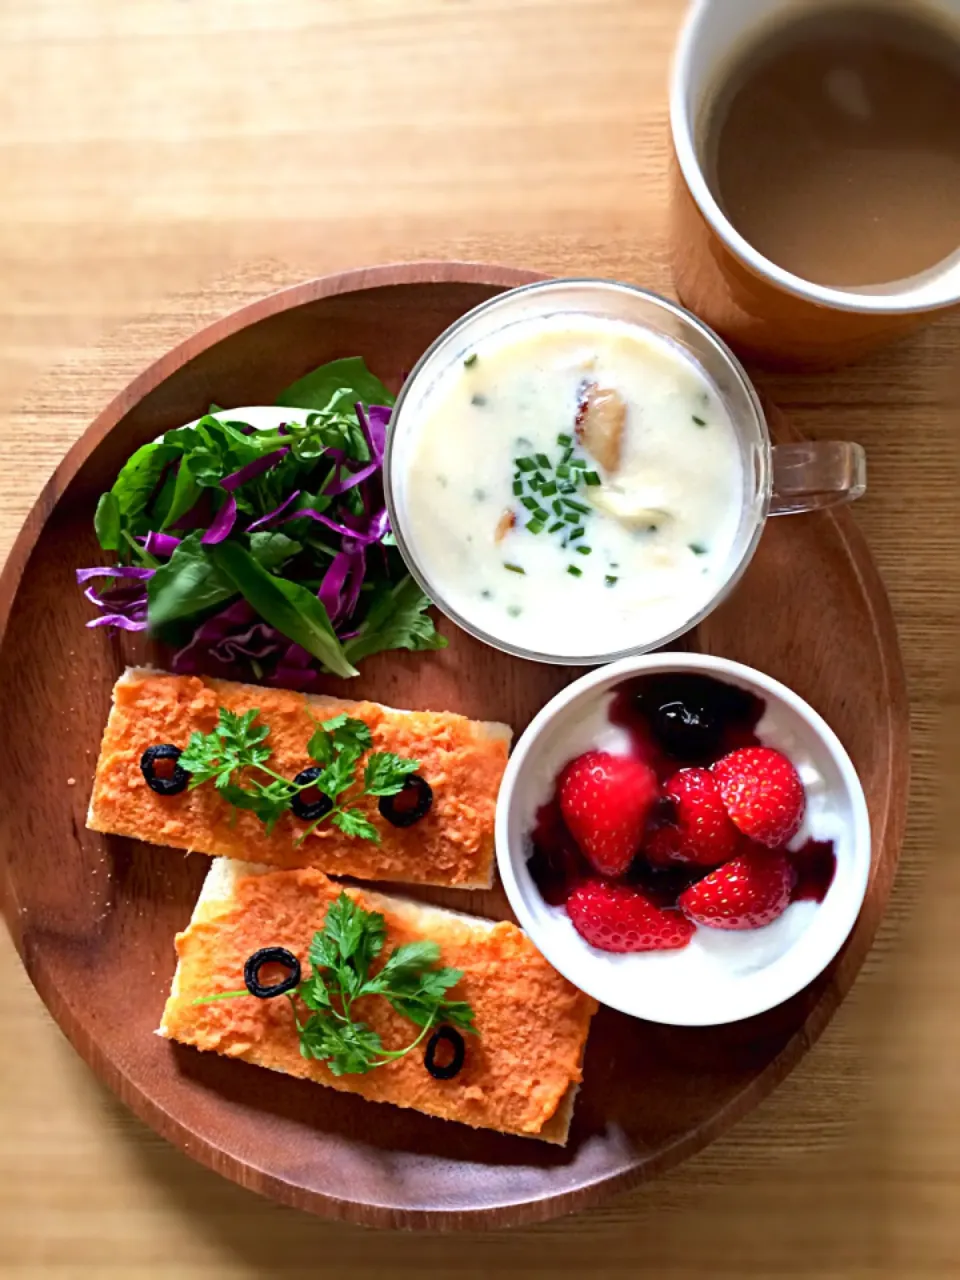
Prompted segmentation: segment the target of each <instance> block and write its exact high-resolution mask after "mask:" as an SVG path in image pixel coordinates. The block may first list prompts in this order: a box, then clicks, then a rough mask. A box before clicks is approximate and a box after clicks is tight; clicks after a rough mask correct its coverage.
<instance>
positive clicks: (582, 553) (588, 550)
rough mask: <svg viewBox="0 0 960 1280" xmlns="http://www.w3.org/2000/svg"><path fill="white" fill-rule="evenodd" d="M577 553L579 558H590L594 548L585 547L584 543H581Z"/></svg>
mask: <svg viewBox="0 0 960 1280" xmlns="http://www.w3.org/2000/svg"><path fill="white" fill-rule="evenodd" d="M576 551H577V555H579V556H588V555H590V554H591V553H592V551H593V547H588V546H585V545H584V543H582V542H581V543H580V545H579V547H577V548H576Z"/></svg>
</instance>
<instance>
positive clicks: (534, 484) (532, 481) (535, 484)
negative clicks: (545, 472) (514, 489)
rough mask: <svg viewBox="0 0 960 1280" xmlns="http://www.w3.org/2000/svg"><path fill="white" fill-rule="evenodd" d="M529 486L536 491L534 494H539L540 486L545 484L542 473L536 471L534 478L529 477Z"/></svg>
mask: <svg viewBox="0 0 960 1280" xmlns="http://www.w3.org/2000/svg"><path fill="white" fill-rule="evenodd" d="M527 484H528V485H529V486H530V488H531V489H532V490H533V491H534V493H539V491H540V486H541V485H542V484H543V477H542V476H541V475H540V472H539V471H535V472H534V473H533V475H532V476H531V475H528V476H527Z"/></svg>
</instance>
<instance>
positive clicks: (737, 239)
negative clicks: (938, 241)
mask: <svg viewBox="0 0 960 1280" xmlns="http://www.w3.org/2000/svg"><path fill="white" fill-rule="evenodd" d="M713 3H715V0H692V3H691V4H690V7H689V8H688V10H687V13H686V15H685V17H684V19H683V24H682V26H681V28H680V35H679V38H678V40H677V44H676V48H675V50H674V56H673V63H672V68H671V72H670V93H669V101H670V132H671V136H672V140H673V149H674V153H675V155H676V158H677V162H678V164H679V166H680V172H681V174H682V175H683V180H684V182H685V183H686V184H687V189H688V190H689V192H690V194H691V196H692V197H693V199H694V201H695V203H696V205H697V207H698V208H699V210H700V212H701V213H702V214H703V216H704V218H705V219H706V220H707V222H708V223H709V225H710V228H711V230H712V231H713V232H714V234H715V235H717V236H718V237H719V238H720V240H721V241H722V243H723V244H724V245H725V247H726V248H727V249H728V250H729V251H730V252H731V253H732V254H733V255H734V257H736V258H739V259H740V261H741V262H743V263H745V265H746V266H748V267H749V268H750V269H751V270H752V271H753V272H754V273H755V274H756V275H758V276H759V277H760V278H761V279H766V280H769V281H770V282H771V283H773V284H775V285H777V286H778V287H779V288H780V289H782V290H783V291H784V292H786V293H789V294H792V295H793V296H794V297H798V298H803V299H804V300H805V301H807V302H813V303H816V304H818V305H820V306H826V307H829V308H831V309H832V310H834V311H847V312H853V313H855V314H859V315H888V316H894V315H922V314H924V313H925V312H931V311H939V310H942V309H943V308H944V307H950V306H953V305H955V304H957V303H960V261H958V262H957V264H956V267H955V268H954V270H955V272H956V276H957V279H956V282H955V283H954V285H953V286H952V287H946V288H945V289H944V291H943V293H942V295H941V296H937V297H934V298H932V299H927V300H924V301H920V302H918V301H917V298H916V294H917V292H919V290H913V291H911V292H909V293H898V294H884V293H859V292H855V291H853V290H849V289H836V288H831V287H830V286H828V285H819V284H815V283H814V282H813V281H812V280H805V279H804V278H803V276H798V275H795V274H794V273H793V272H792V271H787V270H786V269H785V268H784V267H780V266H777V264H776V263H775V262H774V261H773V260H772V259H771V258H768V257H766V256H765V255H764V254H762V253H760V251H759V250H758V249H755V248H754V247H753V245H751V244H750V242H749V240H747V239H746V238H745V237H744V236H742V235H741V234H740V232H739V231H737V229H736V227H734V225H733V223H732V222H731V221H730V219H729V218H728V217H727V216H726V214H725V213H724V212H723V210H722V209H721V207H720V205H719V203H718V202H717V200H716V199H715V197H714V195H713V192H712V191H711V190H710V187H709V185H708V183H707V180H706V178H705V177H704V174H703V169H702V166H701V164H700V160H699V157H698V155H697V148H696V144H695V142H694V136H693V133H694V131H693V125H692V121H691V118H690V112H689V111H688V110H687V101H686V98H687V86H688V84H689V83H690V75H691V72H690V67H691V62H692V58H693V49H694V46H695V43H696V40H697V37H698V35H699V29H700V25H701V23H702V21H703V17H704V15H705V13H706V12H707V10H708V8H709V7H710V5H711V4H713ZM935 265H936V264H934V266H935ZM932 269H933V268H931V270H932ZM949 279H950V276H949V274H947V275H946V276H945V279H944V283H945V284H946V283H947V282H948V281H949Z"/></svg>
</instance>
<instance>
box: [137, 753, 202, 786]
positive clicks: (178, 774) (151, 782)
mask: <svg viewBox="0 0 960 1280" xmlns="http://www.w3.org/2000/svg"><path fill="white" fill-rule="evenodd" d="M182 754H183V753H182V752H181V750H180V748H179V747H175V746H174V745H173V744H172V743H170V742H166V743H163V744H161V745H160V746H156V747H147V749H146V751H145V752H144V753H143V755H142V756H141V757H140V772H141V773H142V774H143V776H144V779H145V780H146V784H147V786H148V787H149V788H150V790H151V791H155V792H156V793H157V795H158V796H177V795H179V794H180V792H181V791H186V789H187V786H188V785H189V783H190V775H189V773H187V771H186V769H181V767H180V765H178V764H177V763H176V762H177V761H178V760H179V759H180V756H181V755H182ZM161 760H172V761H173V762H174V765H173V768H172V769H171V770H170V772H169V773H168V774H167V775H166V776H162V775H161V774H159V773H157V764H158V763H159V761H161Z"/></svg>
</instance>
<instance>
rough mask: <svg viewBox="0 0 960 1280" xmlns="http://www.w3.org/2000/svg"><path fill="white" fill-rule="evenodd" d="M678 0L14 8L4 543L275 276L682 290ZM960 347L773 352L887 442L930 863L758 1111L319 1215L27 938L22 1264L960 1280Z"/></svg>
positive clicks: (292, 1272)
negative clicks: (942, 810) (702, 1136)
mask: <svg viewBox="0 0 960 1280" xmlns="http://www.w3.org/2000/svg"><path fill="white" fill-rule="evenodd" d="M681 9H682V4H681V3H680V0H648V2H647V3H646V4H643V5H638V4H635V3H633V0H551V2H550V3H546V2H545V0H519V2H518V0H514V3H512V4H507V3H506V2H505V0H471V3H470V4H464V3H458V2H456V0H417V2H415V0H352V2H351V3H350V4H347V3H332V4H330V5H324V6H318V5H316V4H315V3H313V2H312V0H288V3H286V4H285V5H284V6H282V9H278V8H276V7H275V6H270V7H269V9H265V8H263V7H260V8H255V7H253V6H251V5H249V4H248V3H247V2H246V0H232V2H231V0H204V3H202V4H187V3H176V2H174V0H148V2H146V3H142V4H138V5H135V6H133V5H129V4H126V3H123V0H69V2H68V0H31V2H30V3H27V0H8V3H7V4H5V5H4V6H3V8H2V12H0V67H2V69H3V75H2V76H0V145H2V147H3V153H2V154H3V168H4V176H5V180H6V182H5V199H4V201H3V203H2V205H0V286H2V287H0V404H2V407H3V410H4V416H3V420H2V424H0V431H2V436H0V438H2V442H3V448H2V453H0V548H2V550H6V549H7V548H9V546H10V544H11V542H12V539H13V536H14V534H15V533H16V530H17V529H18V528H19V526H20V524H21V522H22V520H23V518H24V516H25V515H26V512H27V511H28V509H29V507H30V505H31V503H32V502H33V500H34V498H35V497H36V495H37V494H38V492H39V490H40V488H41V486H42V484H43V483H44V481H45V479H46V478H47V476H48V475H49V474H50V473H51V471H52V469H53V467H54V465H55V464H56V463H57V462H58V461H60V459H61V458H62V456H63V454H64V452H65V450H66V449H67V447H68V446H69V445H70V444H71V443H72V442H73V441H74V440H75V439H76V438H77V437H78V436H79V435H80V433H81V432H82V431H83V429H84V428H85V427H86V426H87V425H88V424H89V422H90V421H91V420H92V419H93V418H94V417H95V416H96V414H97V413H99V412H100V410H101V409H102V408H103V407H104V405H106V404H107V403H108V402H109V401H110V399H111V398H112V397H113V396H114V395H115V394H117V393H118V392H119V391H120V390H121V389H122V388H123V387H124V386H125V385H126V384H127V383H128V382H129V381H130V379H131V378H133V377H134V376H135V375H136V374H137V373H138V372H139V371H140V370H142V369H143V368H145V367H146V366H147V365H148V364H149V363H150V362H151V361H152V360H154V359H156V358H157V357H159V356H160V355H161V354H162V353H163V352H164V351H165V350H167V349H169V348H170V347H171V346H172V345H174V344H175V343H176V342H178V341H180V340H182V339H183V338H186V337H187V336H189V335H190V334H191V333H192V332H194V331H195V330H196V329H197V328H199V327H200V326H201V325H202V324H204V323H209V322H211V321H213V320H215V319H217V318H218V317H220V316H222V315H224V314H226V313H227V312H229V311H230V310H232V309H234V308H236V307H237V306H239V305H242V304H243V303H245V302H249V301H252V300H254V299H255V298H257V297H259V296H261V295H262V294H264V293H265V292H267V291H268V290H269V289H272V288H279V287H282V286H284V285H288V284H291V283H294V282H296V281H298V280H302V279H305V278H307V277H310V276H314V275H317V274H320V273H322V272H324V271H329V270H335V269H339V268H343V267H349V266H358V265H362V264H363V263H366V262H373V261H389V260H391V259H394V260H396V259H401V258H412V257H440V256H444V257H447V256H448V257H461V258H463V257H466V258H471V257H472V258H477V259H486V260H491V261H501V262H507V263H512V264H514V265H516V266H533V267H535V268H538V269H540V270H543V271H552V272H567V273H569V272H597V273H601V274H608V275H614V276H619V277H621V278H624V279H628V280H633V281H636V282H637V283H641V284H645V285H648V286H650V287H652V288H655V289H660V290H662V291H665V292H668V291H669V288H670V277H669V270H668V266H667V241H666V192H667V182H666V178H667V165H666V157H667V144H666V138H667V129H666V110H665V97H664V90H663V86H664V83H665V77H666V69H667V64H668V59H669V51H670V46H671V43H672V40H673V37H674V33H675V29H676V25H677V22H678V20H679V16H680V11H681ZM345 122H348V123H349V127H346V126H345ZM958 344H960V326H958V324H957V321H956V320H955V319H952V320H949V321H947V322H945V323H941V324H940V325H938V326H936V327H934V328H932V329H930V330H928V331H926V332H924V333H922V334H920V335H917V336H916V337H913V338H911V339H909V340H908V341H906V342H904V343H902V344H900V345H898V346H897V347H895V348H892V349H891V350H890V351H889V352H885V353H883V355H882V356H878V357H875V358H872V359H871V360H870V361H868V362H867V363H864V364H861V365H859V366H853V367H851V368H849V369H847V370H844V371H842V372H840V373H837V374H832V375H830V376H828V377H821V378H817V379H810V378H802V377H791V378H787V377H776V378H774V377H770V376H765V377H764V378H763V379H762V385H763V387H764V389H765V390H767V391H768V392H769V393H770V394H771V395H773V396H774V397H775V398H776V399H777V401H778V403H780V404H781V405H783V406H784V407H785V408H786V409H787V411H788V412H789V415H790V418H791V421H792V422H794V423H795V424H796V425H797V426H798V427H799V429H800V430H801V431H802V432H803V433H804V434H809V435H814V436H817V435H819V436H822V437H829V436H834V435H836V434H838V433H839V434H843V435H845V436H848V437H849V438H855V439H859V440H861V441H862V442H863V443H864V444H865V445H866V446H867V449H868V452H869V456H870V466H871V477H870V479H871V490H870V493H869V495H868V497H867V499H866V500H865V501H864V502H863V503H861V504H859V506H858V508H857V512H856V519H857V522H858V524H859V525H860V527H861V528H862V529H863V531H864V533H865V534H866V537H867V540H868V542H869V545H870V547H871V550H872V551H873V553H874V556H875V558H876V560H877V562H878V563H879V565H880V568H881V571H882V573H883V576H884V578H885V581H886V583H887V586H888V589H889V590H890V594H891V597H892V601H893V605H894V611H895V614H896V616H897V622H898V626H899V630H900V636H901V642H902V645H903V649H904V654H905V658H906V662H907V668H908V677H909V684H910V692H911V703H912V722H913V766H914V767H913V783H912V808H911V816H910V824H909V828H908V833H907V840H906V843H905V848H904V860H903V862H902V865H901V868H900V871H899V873H898V878H897V882H896V885H895V888H894V895H893V899H892V903H891V908H890V910H889V911H888V914H887V917H886V919H885V921H884V924H883V926H882V928H881V933H880V936H879V938H878V941H877V944H876V945H875V947H874V949H873V951H872V952H871V955H870V957H869V960H868V963H867V967H866V968H865V970H864V972H863V974H862V975H861V977H860V979H859V980H858V982H857V984H856V985H855V987H854V990H853V993H852V995H851V997H850V998H848V1000H847V1001H846V1002H845V1004H844V1006H843V1008H842V1009H841V1011H840V1013H839V1014H838V1016H837V1017H836V1019H835V1020H834V1022H833V1023H832V1025H831V1027H830V1028H829V1029H828V1031H827V1033H826V1034H825V1036H824V1038H823V1039H822V1041H821V1042H820V1044H819V1045H818V1046H817V1048H816V1050H815V1051H814V1052H813V1053H811V1054H810V1055H808V1057H807V1059H806V1060H805V1062H804V1063H803V1065H802V1066H801V1067H800V1068H799V1069H798V1071H797V1072H795V1073H794V1075H793V1076H791V1078H790V1079H789V1080H788V1081H787V1082H786V1083H785V1084H784V1085H783V1086H782V1087H781V1088H780V1089H779V1090H777V1092H776V1093H775V1094H774V1095H773V1096H772V1097H771V1098H770V1099H769V1100H768V1101H767V1102H766V1103H765V1104H764V1105H763V1106H762V1107H761V1108H760V1109H759V1110H758V1111H756V1112H755V1113H754V1114H753V1115H752V1116H750V1117H749V1118H747V1119H746V1120H744V1121H743V1122H741V1123H740V1124H739V1125H738V1126H737V1127H736V1128H735V1129H734V1130H733V1131H732V1133H731V1134H729V1135H728V1136H727V1137H725V1138H723V1139H721V1140H720V1141H718V1142H716V1143H714V1144H713V1145H712V1146H711V1147H710V1148H709V1149H708V1150H707V1151H706V1152H704V1153H703V1154H701V1155H700V1156H699V1157H697V1158H696V1159H694V1160H692V1161H689V1162H687V1163H686V1164H685V1165H684V1166H683V1167H682V1168H681V1169H679V1170H677V1171H676V1172H674V1173H673V1174H671V1175H669V1176H668V1177H666V1178H664V1179H662V1180H659V1181H656V1182H653V1183H650V1184H648V1185H646V1186H645V1187H643V1188H641V1189H639V1190H637V1191H635V1192H633V1193H630V1194H629V1195H626V1196H622V1197H619V1198H617V1199H615V1200H613V1201H611V1202H610V1203H609V1204H607V1205H605V1206H604V1207H603V1208H601V1209H597V1210H594V1211H592V1212H591V1213H589V1214H586V1215H579V1216H577V1217H575V1218H572V1219H569V1220H564V1221H560V1222H557V1223H555V1224H551V1225H549V1226H546V1227H542V1228H537V1229H534V1230H528V1231H514V1232H511V1233H500V1232H496V1233H484V1234H472V1235H470V1236H469V1237H464V1238H461V1239H459V1240H458V1241H457V1244H456V1246H451V1243H450V1242H449V1241H448V1240H444V1239H442V1238H439V1237H431V1236H429V1235H428V1236H416V1237H405V1236H402V1235H396V1234H385V1233H369V1232H362V1231H359V1230H356V1229H350V1228H346V1227H342V1226H337V1225H335V1224H324V1223H322V1222H320V1221H318V1220H316V1219H311V1218H308V1217H306V1216H303V1215H297V1214H296V1213H294V1212H292V1211H286V1210H278V1209H276V1208H274V1207H273V1206H271V1205H269V1204H268V1203H266V1202H264V1201H259V1200H257V1199H256V1198H255V1197H252V1196H250V1195H249V1194H248V1193H246V1192H244V1191H242V1190H240V1189H239V1188H237V1187H235V1186H233V1185H232V1184H230V1183H228V1182H226V1181H224V1180H221V1179H219V1178H217V1177H216V1176H215V1175H213V1174H210V1173H209V1172H208V1171H206V1170H204V1169H202V1168H201V1167H200V1166H198V1165H195V1164H193V1163H192V1162H190V1161H188V1160H184V1159H183V1157H182V1156H181V1155H180V1153H178V1152H176V1151H175V1150H173V1149H172V1148H170V1147H168V1146H167V1144H166V1143H164V1142H162V1141H161V1140H159V1139H157V1138H155V1137H154V1136H153V1135H152V1134H151V1133H150V1132H149V1131H147V1130H145V1129H144V1127H143V1126H142V1125H141V1124H140V1123H139V1122H138V1121H136V1120H135V1119H134V1118H133V1117H131V1116H130V1115H129V1114H128V1113H127V1112H125V1111H124V1110H123V1109H122V1108H120V1107H118V1106H117V1105H116V1104H115V1103H114V1102H113V1100H112V1099H111V1098H110V1097H109V1096H108V1095H107V1094H105V1093H104V1092H103V1091H102V1090H101V1089H100V1086H98V1085H97V1083H96V1082H95V1080H94V1079H93V1077H92V1076H91V1074H90V1073H89V1070H88V1068H86V1067H85V1066H84V1065H83V1063H82V1062H80V1060H79V1059H78V1058H77V1056H76V1054H75V1053H74V1051H73V1049H72V1048H70V1046H69V1045H67V1043H66V1041H65V1040H64V1039H63V1037H62V1036H61V1034H60V1033H59V1031H58V1030H57V1029H56V1028H55V1027H54V1026H53V1025H52V1023H51V1022H50V1021H49V1019H48V1018H47V1016H46V1014H45V1013H44V1011H43V1009H42V1006H41V1005H40V1003H39V1001H38V1000H37V997H36V995H35V994H34V992H33V990H32V988H31V987H30V985H29V983H28V981H27V980H26V978H25V977H24V976H23V975H22V971H21V970H20V969H19V966H18V965H17V963H16V961H15V960H14V959H12V952H11V951H10V950H9V947H8V949H7V952H6V957H5V958H7V959H8V964H7V970H6V971H7V973H8V981H7V982H6V983H5V984H4V985H3V987H2V988H0V1026H2V1027H3V1032H4V1034H3V1036H2V1037H0V1080H2V1082H3V1084H4V1086H5V1087H4V1091H3V1095H2V1096H3V1098H4V1102H3V1126H2V1130H0V1173H2V1175H3V1180H4V1195H3V1197H2V1204H0V1225H2V1228H3V1230H2V1233H0V1268H2V1269H3V1270H4V1272H5V1274H9V1275H15V1276H24V1277H30V1280H33V1277H39V1276H41V1275H42V1276H43V1277H44V1278H45V1280H47V1278H48V1277H54V1280H60V1278H61V1277H70V1278H72V1277H84V1280H86V1278H87V1277H91V1278H92V1277H97V1278H99V1277H111V1276H114V1275H116V1276H117V1277H120V1276H122V1277H124V1278H125V1280H126V1278H127V1277H140V1276H147V1275H149V1276H150V1277H171V1278H172V1277H174V1276H176V1277H178V1280H180V1278H181V1277H189V1280H192V1278H193V1277H194V1276H197V1277H199V1276H201V1275H202V1276H204V1277H208V1276H218V1277H219V1276H223V1277H230V1278H232V1277H243V1278H247V1277H260V1276H270V1277H275V1276H282V1277H285V1278H286V1277H291V1278H292V1277H298V1278H299V1277H306V1276H308V1275H310V1276H313V1275H317V1274H318V1273H320V1274H324V1273H330V1274H333V1273H334V1272H337V1273H340V1274H342V1275H345V1276H350V1277H357V1278H358V1280H359V1278H361V1277H363V1278H366V1277H374V1276H381V1275H383V1274H384V1273H385V1272H387V1271H390V1272H391V1273H396V1274H401V1275H407V1274H409V1275H414V1274H417V1275H420V1274H423V1273H424V1272H427V1273H436V1274H440V1275H447V1274H450V1273H451V1272H452V1271H453V1270H455V1271H456V1273H457V1274H458V1275H462V1276H464V1277H479V1276H482V1275H487V1274H489V1272H490V1271H491V1270H492V1269H494V1268H496V1269H499V1270H502V1271H503V1272H504V1274H506V1275H510V1276H521V1275H522V1276H560V1275H570V1276H573V1275H583V1274H589V1275H597V1276H605V1277H607V1276H609V1277H613V1276H621V1275H622V1276H627V1275H630V1276H636V1275H638V1274H641V1275H644V1276H646V1275H649V1276H651V1277H656V1278H657V1280H694V1278H695V1277H696V1278H698V1280H699V1277H702V1276H705V1275H713V1276H719V1277H730V1280H733V1278H734V1277H736V1278H737V1280H752V1278H754V1277H756V1278H757V1280H760V1278H764V1280H766V1278H767V1277H781V1276H782V1277H784V1278H785V1280H786V1278H787V1277H789V1280H813V1278H814V1277H817V1278H818V1280H822V1278H826V1280H841V1278H842V1280H860V1278H863V1280H866V1278H867V1277H869V1278H870V1280H876V1278H877V1277H883V1278H884V1280H913V1278H914V1277H917V1280H947V1278H948V1277H951V1278H952V1277H953V1276H955V1275H956V1274H957V1271H958V1269H960V1216H958V1214H957V1207H958V1201H960V1131H958V1128H957V1122H956V1116H957V1115H958V1114H960V1078H958V1076H957V1073H956V1070H955V1063H956V1060H957V1055H958V1053H960V1032H958V1030H957V1020H956V1017H955V1013H954V1010H955V1009H956V1008H957V1006H958V1004H960V969H958V966H957V965H956V962H955V947H956V943H955V923H954V921H955V918H956V913H957V911H958V909H960V862H958V860H957V859H956V858H955V857H951V856H950V854H951V851H952V849H953V847H954V845H955V843H956V841H955V836H954V835H952V834H950V835H949V836H948V835H945V836H944V837H943V839H942V844H943V851H944V855H945V856H942V857H941V856H937V855H938V852H939V849H940V847H941V840H940V838H939V836H938V830H939V819H938V812H937V804H936V801H937V795H938V791H939V778H940V777H941V774H942V767H941V766H942V761H943V757H944V752H945V751H946V750H947V748H948V746H949V745H950V744H949V742H948V741H946V740H942V739H941V737H940V735H939V730H938V726H939V724H940V722H941V717H942V713H943V709H944V707H947V708H949V709H950V710H951V711H952V712H954V713H955V710H956V708H957V706H958V704H960V696H958V694H960V686H958V684H957V682H956V680H955V678H954V675H953V663H954V650H955V624H956V619H957V605H958V594H960V591H958V589H960V564H958V557H957V553H956V549H955V548H956V533H957V521H956V488H957V472H956V457H955V454H954V452H953V444H954V441H955V439H956V432H955V427H954V425H953V423H952V421H949V420H948V417H947V408H946V405H945V397H944V385H945V384H944V379H945V376H946V373H947V371H948V369H949V368H950V367H951V366H952V364H953V363H954V362H955V361H956V358H957V351H958ZM68 705H70V704H68ZM950 758H951V760H952V761H956V760H957V759H958V753H957V750H956V745H954V746H953V747H952V755H951V757H950ZM950 830H951V832H954V831H955V830H956V817H955V816H954V818H953V821H952V824H951V828H950ZM4 945H7V944H4Z"/></svg>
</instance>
